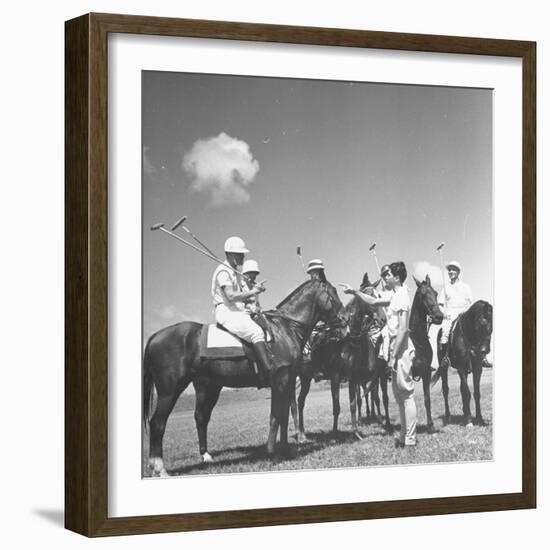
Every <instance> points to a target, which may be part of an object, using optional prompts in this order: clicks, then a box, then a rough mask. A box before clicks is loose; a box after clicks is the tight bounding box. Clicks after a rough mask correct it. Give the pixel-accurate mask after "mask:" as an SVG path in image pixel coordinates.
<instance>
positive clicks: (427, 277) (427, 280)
mask: <svg viewBox="0 0 550 550" xmlns="http://www.w3.org/2000/svg"><path fill="white" fill-rule="evenodd" d="M425 282H426V283H428V284H429V285H430V286H432V280H431V279H430V276H429V275H428V274H427V273H426V280H425Z"/></svg>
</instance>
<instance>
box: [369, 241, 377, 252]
mask: <svg viewBox="0 0 550 550" xmlns="http://www.w3.org/2000/svg"><path fill="white" fill-rule="evenodd" d="M375 248H376V243H372V244H371V245H370V246H369V252H372V251H373V250H374V249H375Z"/></svg>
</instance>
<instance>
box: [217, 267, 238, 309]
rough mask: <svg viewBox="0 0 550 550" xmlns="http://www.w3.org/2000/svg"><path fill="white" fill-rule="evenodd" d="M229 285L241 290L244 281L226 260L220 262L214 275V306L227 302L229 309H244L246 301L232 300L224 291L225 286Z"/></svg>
mask: <svg viewBox="0 0 550 550" xmlns="http://www.w3.org/2000/svg"><path fill="white" fill-rule="evenodd" d="M226 286H229V287H231V288H232V289H233V290H235V291H236V292H241V291H242V289H243V282H242V278H241V276H240V275H237V274H236V273H235V272H234V271H233V270H232V269H231V266H230V265H229V264H228V263H227V262H224V263H223V264H220V265H219V266H218V267H217V268H216V270H215V271H214V274H213V275H212V300H213V302H214V307H216V306H218V305H220V304H225V305H226V306H227V307H228V308H229V309H231V310H234V311H244V302H230V301H229V300H228V299H227V296H226V295H225V292H223V290H222V289H223V288H224V287H226Z"/></svg>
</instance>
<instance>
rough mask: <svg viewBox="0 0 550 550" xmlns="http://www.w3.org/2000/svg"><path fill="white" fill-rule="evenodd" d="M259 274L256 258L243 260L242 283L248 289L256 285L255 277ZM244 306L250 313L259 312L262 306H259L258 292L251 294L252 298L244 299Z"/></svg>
mask: <svg viewBox="0 0 550 550" xmlns="http://www.w3.org/2000/svg"><path fill="white" fill-rule="evenodd" d="M259 274H260V267H259V265H258V262H257V261H256V260H245V262H244V263H243V275H244V283H245V285H246V288H247V289H248V290H252V289H253V288H254V286H255V285H256V278H257V277H258V275H259ZM244 307H245V310H246V311H248V313H249V314H250V315H255V314H257V313H259V312H260V311H261V310H262V308H261V307H260V299H259V298H258V294H255V295H254V296H252V298H249V299H248V300H246V302H245V304H244Z"/></svg>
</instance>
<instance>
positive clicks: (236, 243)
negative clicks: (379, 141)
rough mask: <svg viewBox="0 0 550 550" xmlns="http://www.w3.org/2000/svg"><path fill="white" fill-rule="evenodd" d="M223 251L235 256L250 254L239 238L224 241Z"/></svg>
mask: <svg viewBox="0 0 550 550" xmlns="http://www.w3.org/2000/svg"><path fill="white" fill-rule="evenodd" d="M223 249H224V250H225V252H235V253H237V254H246V253H247V252H250V250H248V248H246V246H245V244H244V241H243V240H242V239H241V238H240V237H229V239H227V240H226V241H225V245H224V247H223Z"/></svg>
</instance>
